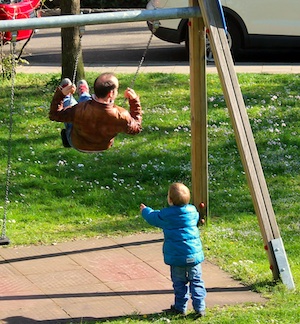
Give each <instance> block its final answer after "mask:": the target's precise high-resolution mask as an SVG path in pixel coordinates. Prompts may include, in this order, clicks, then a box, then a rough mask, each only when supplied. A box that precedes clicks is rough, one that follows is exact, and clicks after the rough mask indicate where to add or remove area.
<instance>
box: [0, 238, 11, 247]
mask: <svg viewBox="0 0 300 324" xmlns="http://www.w3.org/2000/svg"><path fill="white" fill-rule="evenodd" d="M9 243H10V242H9V238H8V237H0V245H8V244H9Z"/></svg>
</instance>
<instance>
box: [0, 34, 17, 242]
mask: <svg viewBox="0 0 300 324" xmlns="http://www.w3.org/2000/svg"><path fill="white" fill-rule="evenodd" d="M16 41H17V32H12V36H11V43H10V49H11V102H10V113H9V135H8V146H7V167H6V184H5V200H4V208H3V224H2V233H1V238H0V239H1V240H5V239H6V218H7V207H8V203H9V199H8V198H9V186H10V175H11V151H12V129H13V111H14V97H15V75H16V60H15V55H16ZM7 242H8V241H7Z"/></svg>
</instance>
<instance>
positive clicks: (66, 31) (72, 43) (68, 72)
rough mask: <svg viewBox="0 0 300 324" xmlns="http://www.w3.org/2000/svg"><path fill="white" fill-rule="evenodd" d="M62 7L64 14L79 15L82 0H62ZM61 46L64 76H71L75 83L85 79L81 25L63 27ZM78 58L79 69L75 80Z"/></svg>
mask: <svg viewBox="0 0 300 324" xmlns="http://www.w3.org/2000/svg"><path fill="white" fill-rule="evenodd" d="M60 9H61V14H62V15H78V14H80V0H61V1H60ZM61 47H62V78H69V79H71V81H72V82H75V83H76V82H77V81H78V80H80V79H84V78H85V73H84V65H83V59H82V50H81V40H80V30H79V27H68V28H62V29H61ZM77 59H78V65H77V71H76V75H75V80H73V78H74V73H75V65H76V60H77Z"/></svg>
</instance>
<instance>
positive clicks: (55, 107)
mask: <svg viewBox="0 0 300 324" xmlns="http://www.w3.org/2000/svg"><path fill="white" fill-rule="evenodd" d="M64 91H65V88H64V89H61V88H60V87H58V88H57V89H56V91H55V93H54V95H53V98H52V101H51V105H50V111H49V119H50V120H54V121H57V122H72V120H73V115H74V109H70V108H73V107H72V106H69V107H64V106H63V99H64V98H65V96H66V95H65V94H64Z"/></svg>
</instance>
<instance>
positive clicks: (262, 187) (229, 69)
mask: <svg viewBox="0 0 300 324" xmlns="http://www.w3.org/2000/svg"><path fill="white" fill-rule="evenodd" d="M198 3H199V6H200V11H201V15H202V17H203V20H204V24H205V26H206V28H207V29H208V37H209V40H210V44H211V47H212V51H213V56H214V60H215V64H216V67H217V70H218V73H219V77H220V80H221V85H222V89H223V93H224V96H225V100H226V103H227V107H228V110H229V114H230V118H231V122H232V125H233V128H234V132H235V137H236V141H237V145H238V149H239V152H240V156H241V159H242V163H243V166H244V170H245V172H246V176H247V180H248V185H249V188H250V192H251V196H252V200H253V204H254V209H255V212H256V215H257V218H258V222H259V226H260V229H261V234H262V237H263V240H264V245H265V249H266V250H267V254H268V257H269V262H270V265H271V266H270V268H271V270H272V273H273V277H274V279H275V280H277V279H279V278H280V277H281V279H282V281H283V283H284V284H286V285H287V286H288V288H291V289H293V288H294V287H295V286H294V282H293V278H292V276H291V272H290V269H289V264H288V261H287V258H286V255H285V251H284V246H283V242H282V240H280V233H279V229H278V226H277V222H276V218H275V214H274V210H273V206H272V202H271V198H270V195H269V191H268V188H267V184H266V181H265V177H264V174H263V170H262V166H261V163H260V158H259V155H258V151H257V147H256V144H255V140H254V136H253V133H252V129H251V126H250V122H249V118H248V115H247V111H246V107H245V103H244V99H243V96H242V92H241V89H240V86H239V82H238V78H237V75H236V73H235V70H234V64H233V60H232V56H231V52H230V48H229V45H228V41H227V37H226V34H225V30H224V24H223V20H222V7H221V4H220V2H219V0H198ZM274 245H275V246H276V249H277V250H278V249H279V250H281V251H282V253H281V254H280V256H279V257H277V256H276V251H275V250H274ZM279 246H280V247H279ZM282 272H284V276H283V275H282ZM280 275H281V276H280Z"/></svg>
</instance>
